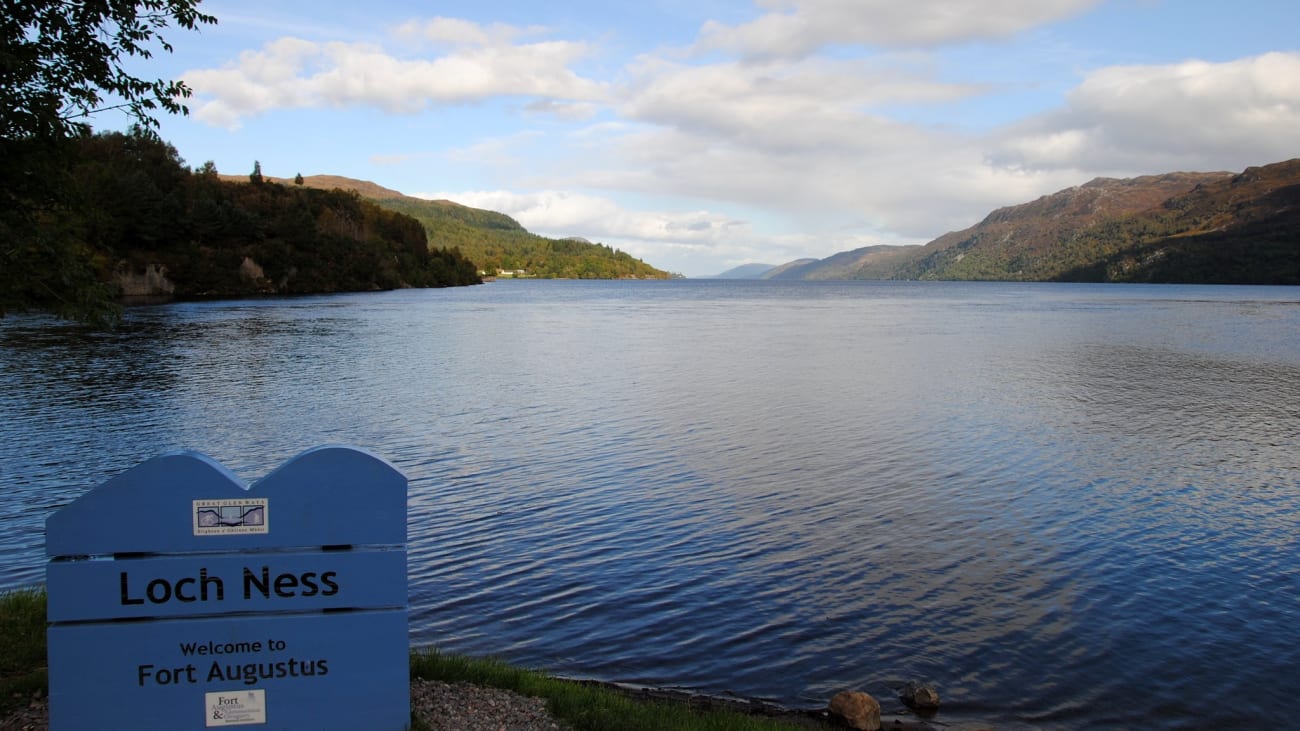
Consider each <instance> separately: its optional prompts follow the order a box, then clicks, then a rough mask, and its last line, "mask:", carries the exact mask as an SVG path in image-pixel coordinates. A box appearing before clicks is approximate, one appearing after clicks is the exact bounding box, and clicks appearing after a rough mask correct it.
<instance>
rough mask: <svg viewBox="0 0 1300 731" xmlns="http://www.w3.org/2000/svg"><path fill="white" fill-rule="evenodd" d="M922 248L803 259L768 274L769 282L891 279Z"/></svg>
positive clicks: (871, 248)
mask: <svg viewBox="0 0 1300 731" xmlns="http://www.w3.org/2000/svg"><path fill="white" fill-rule="evenodd" d="M920 248H921V247H920V246H915V245H914V246H866V247H863V248H861V249H854V250H852V251H843V252H840V253H838V254H835V255H834V256H830V257H827V258H825V259H800V260H798V261H794V262H791V263H790V264H786V265H784V266H782V267H777V268H776V269H775V270H774V271H772V272H770V273H768V275H767V278H768V279H888V278H889V277H888V276H887V275H889V274H891V273H892V272H893V271H894V270H895V269H896V268H897V266H898V265H899V264H900V263H901V262H903V261H906V260H908V259H909V258H910V257H911V256H912V255H913V254H915V253H916V252H917V251H919V250H920Z"/></svg>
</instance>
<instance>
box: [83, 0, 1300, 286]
mask: <svg viewBox="0 0 1300 731" xmlns="http://www.w3.org/2000/svg"><path fill="white" fill-rule="evenodd" d="M201 7H202V9H203V10H204V11H205V12H208V13H211V14H213V15H216V16H217V18H218V19H219V24H218V25H216V26H205V27H203V28H202V30H201V31H199V32H197V33H192V32H186V31H183V30H179V29H171V32H170V34H169V35H168V36H167V38H168V40H170V41H171V42H172V43H173V45H174V46H175V49H176V50H175V52H174V53H172V54H170V55H167V54H162V55H158V56H155V57H154V58H153V59H151V60H149V61H148V62H147V64H144V65H140V66H139V68H138V71H139V72H140V73H141V74H148V75H149V76H151V77H153V76H164V77H169V78H182V79H184V80H185V81H186V82H187V83H189V84H190V86H192V87H193V88H194V90H195V96H194V98H193V99H191V100H190V104H189V106H190V110H191V114H190V116H189V117H186V118H179V117H174V118H168V119H165V120H163V125H162V130H161V133H162V135H163V137H164V138H165V139H167V140H168V141H170V142H172V143H173V144H174V145H176V147H177V149H178V150H179V151H180V154H181V155H182V156H183V157H184V158H185V160H186V162H187V163H188V164H190V165H191V166H196V167H197V166H199V165H201V164H202V163H203V162H205V161H207V160H211V161H213V162H215V163H216V165H217V168H218V169H219V170H220V171H221V172H224V173H239V174H242V173H245V172H248V171H251V170H252V167H253V161H254V160H257V161H260V162H261V165H262V170H263V172H264V173H266V174H268V175H274V176H283V177H292V176H293V175H294V174H295V173H299V172H301V173H303V174H304V175H311V174H318V173H319V174H334V175H345V176H348V177H353V178H360V179H364V180H371V181H374V182H376V183H379V184H380V185H383V186H386V187H389V188H394V189H397V190H400V191H402V192H404V193H407V194H408V195H417V196H424V197H434V198H447V199H451V200H454V201H457V202H460V203H464V204H466V205H472V206H477V207H482V208H490V209H493V210H498V211H502V212H504V213H507V214H510V215H511V216H514V217H515V218H516V219H517V220H519V222H520V223H522V224H523V225H524V226H526V227H527V228H528V229H529V230H531V231H534V232H536V233H540V234H544V235H548V236H582V237H585V238H587V239H590V240H592V241H599V242H603V243H607V244H610V245H612V246H616V247H618V248H621V249H623V250H625V251H628V252H630V253H632V254H634V255H636V256H638V257H641V258H642V259H644V260H645V261H647V262H649V263H651V264H653V265H655V266H658V267H660V268H664V269H668V270H671V271H676V272H681V273H684V274H686V275H688V276H703V275H709V274H715V273H718V272H721V271H723V270H725V269H728V268H730V267H733V266H736V265H739V264H744V263H748V262H765V263H769V264H780V263H784V262H786V261H790V260H793V259H796V258H801V257H817V258H821V257H826V256H829V255H831V254H834V253H836V252H839V251H844V250H848V249H853V248H857V247H859V246H867V245H871V244H882V243H883V244H902V243H924V242H926V241H929V240H931V239H933V238H935V237H937V236H939V235H941V234H943V233H945V232H947V231H950V230H955V229H960V228H964V227H966V226H968V225H971V224H973V223H975V222H977V221H978V220H980V219H981V218H982V217H983V216H984V215H985V214H987V213H988V212H989V211H991V210H992V209H994V208H997V207H999V206H1004V205H1011V204H1015V203H1021V202H1025V201H1028V200H1032V199H1033V198H1036V197H1038V196H1040V195H1045V194H1047V193H1051V192H1054V191H1056V190H1060V189H1062V188H1067V187H1069V186H1072V185H1078V184H1081V183H1084V182H1087V181H1088V180H1090V179H1092V178H1094V177H1098V176H1110V177H1130V176H1134V175H1144V174H1154V173H1162V172H1169V171H1174V170H1233V171H1236V170H1241V169H1243V168H1245V167H1247V166H1250V165H1260V164H1266V163H1269V162H1277V161H1280V160H1285V159H1290V158H1293V157H1298V156H1300V41H1297V38H1298V37H1300V36H1297V33H1296V29H1298V28H1300V3H1296V2H1294V0H1285V1H1283V0H1277V1H1273V0H1241V1H1240V2H1236V3H1226V2H1218V1H1216V2H1211V1H1209V0H908V2H902V1H901V0H638V2H635V3H632V2H628V3H611V2H609V0H601V1H600V2H586V1H583V2H563V1H560V2H556V3H546V4H543V3H536V2H522V1H519V0H514V1H511V2H506V1H499V0H475V1H474V2H459V1H456V2H441V3H422V2H397V1H388V0H372V2H367V3H358V2H356V1H355V0H349V1H348V2H336V1H335V0H310V1H308V0H273V1H271V2H268V1H267V0H205V2H203V4H202V6H201ZM115 124H119V125H120V124H125V122H124V121H122V122H118V121H117V120H114V119H111V118H109V117H105V118H103V119H101V120H98V122H97V125H98V126H99V127H100V128H112V127H113V126H114V125H115Z"/></svg>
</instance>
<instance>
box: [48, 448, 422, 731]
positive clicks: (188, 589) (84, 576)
mask: <svg viewBox="0 0 1300 731" xmlns="http://www.w3.org/2000/svg"><path fill="white" fill-rule="evenodd" d="M46 550H47V553H48V555H49V556H50V563H49V564H48V566H47V569H46V584H47V592H48V597H49V610H48V618H49V621H50V627H49V630H48V635H47V636H48V640H49V682H50V727H51V729H53V731H90V730H91V729H109V728H122V729H126V728H129V729H138V730H139V731H153V730H156V731H178V730H180V731H183V730H185V729H208V728H216V727H227V726H258V727H261V728H266V729H313V731H329V730H337V731H361V730H364V731H401V730H402V729H405V728H407V727H408V726H409V724H410V686H409V683H410V681H409V672H410V659H409V657H410V655H409V641H408V639H407V618H406V604H407V598H406V478H405V477H404V476H403V475H402V474H401V473H400V472H398V471H397V470H396V469H394V468H393V467H392V466H391V465H389V464H388V463H387V462H385V461H383V460H382V459H379V458H378V457H375V456H373V455H371V454H369V453H366V452H363V451H361V450H358V449H353V448H350V447H334V446H331V447H319V448H317V449H313V450H309V451H307V452H304V453H303V454H301V455H299V456H297V457H295V458H294V459H293V460H291V461H290V462H288V463H287V464H285V465H284V466H282V467H281V468H279V469H278V470H276V471H275V472H273V473H271V474H270V475H268V476H267V477H266V478H264V479H263V480H261V481H259V482H257V483H256V484H254V485H253V486H252V487H247V486H245V485H243V484H242V483H241V482H240V481H239V480H238V478H236V477H235V476H234V475H233V474H231V473H230V472H229V471H227V470H226V469H225V468H224V467H222V466H221V465H220V464H218V463H216V462H215V461H213V460H212V459H210V458H208V457H206V456H204V455H202V454H199V453H196V452H175V453H171V454H166V455H163V456H161V457H157V458H155V459H151V460H149V461H147V462H145V463H143V464H141V465H139V466H137V467H135V468H133V469H131V470H128V471H127V472H124V473H122V474H121V475H118V476H117V477H115V478H113V479H111V480H109V481H108V482H105V483H104V484H102V485H100V486H99V487H96V488H95V489H93V490H91V491H90V492H88V493H86V494H85V495H83V496H81V497H80V498H78V499H77V500H75V501H74V502H72V503H71V504H69V505H68V506H66V507H64V508H62V509H61V510H59V511H57V512H56V513H54V514H53V515H51V516H50V518H49V519H48V520H47V521H46Z"/></svg>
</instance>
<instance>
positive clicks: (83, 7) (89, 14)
mask: <svg viewBox="0 0 1300 731" xmlns="http://www.w3.org/2000/svg"><path fill="white" fill-rule="evenodd" d="M199 2H200V0H134V1H132V0H0V316H3V315H4V314H5V312H8V311H22V310H31V309H36V310H47V311H51V312H54V313H56V314H58V315H60V316H63V317H67V318H72V319H78V320H83V321H91V322H102V321H105V320H108V319H111V318H112V317H113V316H114V314H115V308H114V298H113V289H112V287H111V286H109V285H108V284H107V283H106V282H105V281H104V279H103V277H102V273H103V261H102V260H101V259H100V258H99V257H100V256H102V253H101V252H100V251H99V250H98V249H97V248H96V247H95V246H93V245H92V244H91V243H90V242H89V241H88V240H87V239H86V238H85V231H84V229H83V226H85V225H87V221H85V220H84V219H83V218H81V217H80V216H78V215H76V214H77V213H78V211H79V210H80V209H81V208H82V207H83V203H82V201H80V200H78V199H77V198H76V197H75V195H74V193H73V191H74V189H75V185H74V178H73V177H72V175H71V173H70V169H71V166H72V164H73V162H74V161H75V154H76V150H75V149H74V148H75V142H76V141H77V140H79V139H81V138H84V137H86V136H87V135H88V134H89V130H90V127H89V124H88V122H87V119H88V118H89V117H90V116H91V115H93V114H95V113H97V112H102V111H105V110H109V109H118V110H122V111H125V112H126V113H127V114H128V115H129V116H131V117H132V118H134V119H135V121H136V123H137V124H139V125H141V126H142V127H143V128H145V129H154V128H156V127H157V126H158V122H157V120H156V119H155V118H154V117H153V114H154V113H156V112H158V111H160V110H161V111H163V112H167V113H186V112H187V109H186V108H185V106H184V104H183V101H182V100H184V99H185V98H186V97H188V96H189V95H190V90H189V87H187V86H186V85H185V84H184V83H183V82H180V81H169V80H165V79H155V80H148V79H143V78H138V77H136V76H133V75H132V74H131V73H129V72H128V71H127V68H126V62H127V61H128V59H130V58H132V57H138V58H146V59H147V58H149V57H150V56H152V55H153V53H155V52H156V51H157V50H164V51H171V50H172V46H171V45H170V43H169V42H168V41H167V40H166V38H165V37H164V35H163V32H164V31H165V30H166V29H168V28H169V27H171V26H172V25H173V24H174V25H175V26H178V27H180V28H184V29H186V30H193V29H195V28H197V27H198V26H200V25H203V24H209V23H215V22H216V19H215V18H214V17H212V16H210V15H206V14H204V13H201V12H199V11H198V4H199Z"/></svg>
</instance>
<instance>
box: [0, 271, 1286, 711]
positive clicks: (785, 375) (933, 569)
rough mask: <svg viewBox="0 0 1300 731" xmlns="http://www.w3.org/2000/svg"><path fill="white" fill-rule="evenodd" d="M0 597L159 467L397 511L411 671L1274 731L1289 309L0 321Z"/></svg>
mask: <svg viewBox="0 0 1300 731" xmlns="http://www.w3.org/2000/svg"><path fill="white" fill-rule="evenodd" d="M0 417H2V418H0V481H2V482H3V484H4V491H3V493H2V494H0V515H2V517H3V520H4V524H5V526H6V530H5V531H4V534H3V537H2V538H0V567H2V568H3V577H2V579H3V580H2V581H0V587H15V586H23V585H29V584H33V583H39V582H40V581H42V579H43V572H44V566H43V562H42V558H43V553H42V551H43V544H44V538H43V530H44V520H45V518H46V517H47V516H48V515H49V513H50V512H51V511H53V510H55V509H56V508H58V507H59V506H61V505H64V504H66V503H67V502H69V501H70V500H72V499H73V498H75V497H76V496H78V495H80V494H81V493H83V492H84V491H86V490H87V489H89V488H90V487H93V486H94V485H96V484H98V483H99V482H102V481H103V480H105V479H107V478H109V477H111V476H113V475H115V474H117V473H118V472H120V471H122V470H125V469H127V468H129V467H131V466H134V465H135V464H137V463H139V462H141V461H143V460H145V459H148V458H149V457H152V456H155V455H157V454H160V453H162V452H165V451H168V450H172V449H179V448H188V449H197V450H199V451H202V452H205V453H207V454H209V455H211V456H212V457H214V458H216V459H218V460H220V461H221V462H223V463H224V464H225V465H226V466H227V467H229V468H230V469H232V470H233V471H234V472H235V473H236V474H238V475H240V476H241V477H242V478H244V479H246V480H250V481H251V480H256V479H260V478H261V477H263V476H264V475H266V474H267V473H268V472H269V471H270V470H272V469H274V468H275V467H276V466H278V465H279V464H281V463H282V462H284V461H285V460H287V459H289V458H290V457H292V456H294V455H295V454H297V453H298V452H300V451H302V450H304V449H307V448H309V447H312V446H315V445H318V444H323V443H337V442H341V443H348V444H354V445H357V446H360V447H364V448H366V449H369V450H372V451H374V452H375V453H377V454H379V455H381V456H383V457H385V458H387V459H389V460H390V461H392V462H393V463H394V464H395V465H397V467H398V468H399V469H401V470H402V471H403V472H405V473H406V474H407V475H408V476H409V478H410V524H409V540H410V563H409V573H410V582H411V583H410V601H411V634H412V641H413V643H415V644H418V645H437V646H439V647H441V648H443V649H445V650H448V651H452V652H458V653H468V654H476V655H486V654H493V655H499V656H502V657H505V658H508V659H510V660H512V661H514V662H516V663H520V664H523V665H527V666H532V667H538V668H544V669H547V670H549V671H551V672H553V673H556V674H561V675H567V676H575V677H583V678H597V679H603V680H610V681H620V682H628V683H635V684H644V685H650V686H674V687H682V688H687V689H691V690H696V691H701V692H706V693H713V694H724V693H736V694H739V695H742V696H749V697H759V698H765V699H770V700H773V701H776V702H780V703H782V704H785V705H789V706H795V707H817V706H823V705H824V704H825V703H826V701H827V700H828V699H829V697H830V696H831V695H833V694H834V693H835V692H836V691H838V690H842V689H846V688H857V689H862V690H866V691H868V692H870V693H872V694H873V695H875V696H876V697H877V698H879V699H880V700H881V701H882V704H883V705H884V706H885V710H886V713H890V712H895V713H902V712H903V711H904V709H903V707H902V705H901V703H899V702H898V701H897V699H896V698H895V696H894V688H896V687H897V686H898V685H901V684H902V683H904V682H906V681H909V680H917V681H924V682H929V683H933V684H934V685H935V686H936V687H937V689H938V690H939V693H940V695H941V697H942V699H943V706H942V708H941V709H940V713H939V715H938V716H937V717H936V719H935V721H936V722H941V723H956V722H960V721H968V720H982V721H987V722H991V723H994V724H996V725H997V727H998V728H999V729H1111V728H1142V729H1186V728H1215V729H1258V728H1279V727H1284V726H1288V725H1293V724H1296V723H1300V721H1297V720H1296V719H1297V718H1300V641H1297V640H1298V639H1300V637H1298V635H1300V631H1298V630H1297V628H1300V289H1298V288H1270V287H1207V286H1137V285H1066V284H993V283H938V282H936V283H908V282H897V283H895V282H836V283H816V282H789V283H782V282H768V281H710V280H684V281H670V282H576V281H535V280H520V281H499V282H494V283H489V284H486V285H483V286H478V287H469V288H458V289H444V290H407V291H398V292H388V293H376V294H348V295H336V296H322V297H303V298H293V299H266V300H253V301H223V302H197V303H180V304H172V305H163V306H155V307H141V308H135V309H131V310H129V311H128V313H127V316H126V320H125V322H124V324H123V325H122V327H120V328H119V329H118V330H116V331H114V332H110V333H96V332H92V331H88V330H86V329H84V328H81V327H78V326H75V325H68V324H61V323H58V322H56V321H53V320H50V319H46V318H42V317H32V316H9V317H6V318H4V319H3V320H0Z"/></svg>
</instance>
